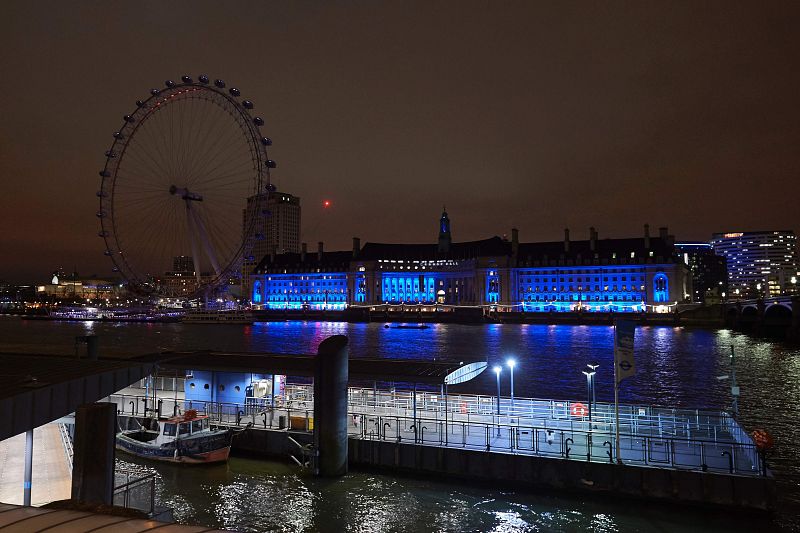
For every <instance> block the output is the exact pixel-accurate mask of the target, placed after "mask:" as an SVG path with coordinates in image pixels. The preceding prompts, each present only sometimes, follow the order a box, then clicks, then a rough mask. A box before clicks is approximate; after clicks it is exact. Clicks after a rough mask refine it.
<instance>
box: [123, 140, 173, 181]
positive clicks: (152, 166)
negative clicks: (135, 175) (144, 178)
mask: <svg viewBox="0 0 800 533" xmlns="http://www.w3.org/2000/svg"><path fill="white" fill-rule="evenodd" d="M131 146H132V147H133V148H134V149H133V150H131V154H130V155H132V156H133V157H134V158H136V160H137V161H139V162H140V163H141V164H143V165H147V168H148V169H149V170H150V171H151V172H152V173H153V175H155V176H158V175H161V176H169V175H170V170H169V169H168V168H167V167H166V166H165V165H164V159H163V156H161V154H160V153H159V152H157V151H156V150H157V146H156V147H152V148H151V147H150V146H148V145H146V144H145V143H140V142H138V140H137V139H135V138H134V139H131Z"/></svg>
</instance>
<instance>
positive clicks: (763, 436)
mask: <svg viewBox="0 0 800 533" xmlns="http://www.w3.org/2000/svg"><path fill="white" fill-rule="evenodd" d="M751 435H752V436H753V442H754V443H755V445H756V448H758V449H759V451H762V452H764V451H767V450H769V449H771V448H772V447H773V446H775V439H773V438H772V435H770V434H769V433H768V432H767V431H766V430H764V429H756V430H754V431H753V433H751Z"/></svg>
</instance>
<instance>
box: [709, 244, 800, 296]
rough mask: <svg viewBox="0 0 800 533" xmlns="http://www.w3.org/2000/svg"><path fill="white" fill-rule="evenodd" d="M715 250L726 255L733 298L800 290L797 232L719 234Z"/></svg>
mask: <svg viewBox="0 0 800 533" xmlns="http://www.w3.org/2000/svg"><path fill="white" fill-rule="evenodd" d="M711 245H712V247H713V248H714V253H716V254H717V255H721V256H723V257H725V260H726V262H727V266H728V286H729V290H730V296H731V297H733V298H761V297H771V296H780V295H784V294H797V293H798V286H797V282H798V276H800V273H798V272H799V271H800V267H799V266H798V258H797V238H796V236H795V234H794V232H793V231H790V230H777V231H748V232H732V233H715V234H714V235H713V237H712V239H711Z"/></svg>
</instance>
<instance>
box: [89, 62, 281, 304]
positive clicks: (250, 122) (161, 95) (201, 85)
mask: <svg viewBox="0 0 800 533" xmlns="http://www.w3.org/2000/svg"><path fill="white" fill-rule="evenodd" d="M164 85H165V86H164V88H160V89H159V88H154V89H151V90H150V94H149V96H148V97H147V98H145V99H143V100H137V101H136V107H135V109H134V110H133V111H132V112H131V113H130V114H127V115H125V116H124V117H123V123H122V126H121V127H120V128H119V130H118V131H115V132H114V134H113V137H114V141H113V143H112V144H111V147H110V148H109V149H108V151H106V153H105V156H106V163H105V166H104V168H103V170H102V171H100V176H101V178H102V182H101V186H100V190H99V191H98V192H97V196H98V197H99V199H100V210H99V211H98V212H97V217H98V218H99V219H100V226H101V229H100V233H99V236H100V237H102V238H103V240H104V243H105V252H104V253H105V255H107V256H108V257H110V258H111V260H112V261H113V264H114V271H115V272H119V273H120V274H121V275H122V276H123V277H124V278H125V280H126V281H127V283H128V285H129V288H130V289H132V290H134V291H136V292H138V293H140V294H144V295H154V296H187V297H197V296H203V295H205V296H208V295H210V293H211V292H214V291H215V290H216V289H217V288H219V287H222V286H226V285H227V284H228V283H229V281H230V280H231V279H235V278H236V277H238V276H239V275H240V273H241V266H242V261H243V260H249V261H252V260H253V258H252V257H250V256H249V254H250V253H251V250H252V247H253V244H254V241H255V240H256V239H258V238H259V235H258V234H256V233H255V231H254V230H255V227H256V224H257V220H258V217H257V216H246V215H245V214H244V212H245V205H246V200H247V198H249V197H251V196H254V195H258V194H265V193H266V194H269V192H272V191H274V187H273V186H272V185H271V183H270V175H269V171H270V169H271V168H275V162H274V161H272V160H271V159H269V157H268V154H267V148H268V147H269V146H271V144H272V141H271V140H270V139H269V138H268V137H265V136H263V135H262V134H261V130H260V128H261V127H262V126H263V125H264V120H263V119H262V118H261V117H259V116H252V115H251V113H250V112H251V111H252V110H253V109H254V108H255V105H254V104H253V102H252V101H250V100H247V99H244V98H242V95H241V91H240V90H239V89H237V88H235V87H230V88H227V87H226V83H225V81H223V80H221V79H216V80H213V81H211V80H209V78H208V76H206V75H200V76H198V77H197V80H194V79H192V78H191V77H190V76H183V77H182V78H181V80H180V81H171V80H168V81H166V82H165V84H164ZM259 215H262V216H266V215H268V213H259ZM261 238H263V236H261ZM189 257H191V260H187V259H188V258H189ZM176 258H183V261H180V263H181V265H182V266H181V268H177V267H178V265H177V264H176V263H178V262H179V261H176ZM176 270H182V271H183V272H176ZM181 275H183V276H187V277H189V279H185V278H184V279H183V280H181V279H180V278H179V276H181ZM176 276H177V277H178V278H176ZM165 278H170V279H171V280H172V283H165V282H164V280H165ZM176 279H178V280H179V281H180V283H178V284H176V283H175V280H176ZM187 287H188V289H187Z"/></svg>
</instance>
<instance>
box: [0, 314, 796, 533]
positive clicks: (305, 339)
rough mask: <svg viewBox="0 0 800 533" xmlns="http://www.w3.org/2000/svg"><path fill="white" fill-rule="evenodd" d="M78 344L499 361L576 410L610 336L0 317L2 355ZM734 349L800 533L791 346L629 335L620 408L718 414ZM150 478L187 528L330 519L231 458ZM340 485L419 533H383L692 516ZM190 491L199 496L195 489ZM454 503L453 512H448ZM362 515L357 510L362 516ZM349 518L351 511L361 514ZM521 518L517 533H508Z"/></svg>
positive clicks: (604, 367)
mask: <svg viewBox="0 0 800 533" xmlns="http://www.w3.org/2000/svg"><path fill="white" fill-rule="evenodd" d="M89 332H91V333H93V334H96V335H98V336H99V337H100V343H99V345H100V352H101V354H139V353H151V352H156V351H161V350H192V349H212V350H231V351H270V352H282V353H314V352H315V351H316V347H317V344H318V343H319V342H320V341H321V340H323V339H324V338H325V337H327V336H329V335H333V334H346V335H348V336H349V338H350V345H351V354H352V355H353V356H354V357H392V358H419V359H426V358H434V357H435V358H436V359H437V360H439V359H445V360H451V361H461V360H472V359H480V358H484V357H485V358H487V359H488V361H489V362H490V364H494V363H499V364H502V363H504V361H505V359H506V357H508V356H509V355H513V356H515V357H516V359H517V361H518V365H517V369H516V370H515V376H514V378H515V394H516V395H517V396H520V397H521V396H536V397H554V398H580V399H582V398H584V397H585V396H586V380H585V378H584V376H583V375H582V374H581V373H580V371H581V370H582V369H583V368H584V365H585V364H586V363H587V362H594V361H596V362H599V363H600V365H601V366H600V368H599V369H598V375H597V393H598V400H600V401H611V400H612V399H613V388H612V386H613V377H612V376H613V375H612V366H611V364H612V361H613V354H612V346H613V330H612V328H610V327H605V326H591V327H589V326H561V325H560V326H546V325H509V324H491V325H478V326H467V325H454V324H441V325H436V324H431V325H430V327H429V328H428V329H396V328H392V327H390V328H385V327H384V324H377V323H372V324H347V323H338V322H322V323H316V322H271V323H257V324H255V325H253V326H204V325H190V324H107V323H92V324H91V326H90V327H88V326H87V324H84V323H81V322H28V321H19V320H17V319H12V318H7V317H3V318H0V342H2V344H0V349H1V350H3V351H19V352H24V353H37V352H38V353H62V354H74V353H75V336H78V335H85V334H87V333H89ZM731 345H733V346H734V347H735V349H736V353H737V375H738V378H739V384H740V385H741V390H742V396H741V399H740V407H741V420H742V422H743V424H744V426H745V427H746V428H747V429H748V430H752V429H755V428H757V427H764V428H766V429H768V430H769V431H770V432H771V433H772V434H773V435H774V436H775V438H776V442H777V451H776V455H775V457H774V458H773V459H772V465H773V468H774V470H775V472H776V477H777V478H778V493H779V497H780V505H781V510H780V511H779V513H778V516H777V523H780V524H783V525H785V526H786V527H788V528H794V529H800V521H799V520H798V515H800V459H798V457H797V448H796V443H797V442H798V439H800V431H798V429H797V424H796V415H795V412H794V406H796V405H800V349H798V347H797V346H790V345H786V344H783V343H779V342H773V341H765V340H759V339H754V338H752V337H748V336H745V335H741V334H736V333H732V332H729V331H725V330H723V331H707V330H699V329H683V328H672V327H642V328H637V332H636V362H637V368H638V374H637V376H636V377H635V378H632V379H630V380H627V381H625V382H624V383H623V385H622V390H621V397H622V399H623V400H624V401H635V402H641V403H647V404H656V405H667V406H668V405H676V406H684V407H714V408H727V407H728V406H729V405H730V393H729V383H728V382H727V381H724V380H718V379H716V378H717V376H719V375H721V374H728V373H729V367H728V364H729V355H730V346H731ZM502 385H503V391H504V393H505V394H507V393H508V385H509V383H508V373H507V370H505V371H504V373H503V383H502ZM451 391H452V392H453V393H457V392H458V391H464V392H476V393H483V394H494V391H495V380H494V375H493V374H491V373H485V375H482V376H480V377H479V378H478V379H476V380H475V381H474V382H471V383H468V384H465V385H463V386H459V387H452V388H451ZM242 461H244V462H242ZM259 465H261V466H259ZM276 469H277V470H276ZM281 469H283V470H281ZM156 470H157V472H159V475H160V476H162V477H163V479H164V481H163V484H162V497H163V498H164V499H165V501H169V502H172V503H174V504H176V505H177V506H178V507H179V508H180V509H181V510H182V511H181V512H184V513H185V519H186V520H187V521H195V522H199V523H208V524H211V525H214V524H218V525H229V526H231V527H233V526H234V525H235V524H237V523H239V524H240V526H241V527H242V528H243V529H250V530H258V527H256V526H253V524H254V523H256V522H253V520H255V518H252V517H250V518H248V517H247V516H246V515H247V513H245V512H243V511H242V509H238V510H236V509H232V508H231V507H232V506H235V504H236V502H237V501H238V500H240V499H241V498H240V497H239V496H238V495H241V494H243V493H245V492H246V493H247V494H262V495H263V496H264V497H267V496H269V497H274V495H275V494H286V497H287V498H289V497H290V500H287V501H290V502H295V504H292V505H290V507H291V509H287V508H285V507H284V508H283V509H284V510H285V511H286V512H287V513H288V512H289V511H290V510H294V511H298V510H302V512H303V513H305V512H306V511H307V510H308V509H311V511H310V512H312V514H313V513H321V512H329V513H330V512H333V511H334V510H335V506H333V507H332V506H330V505H329V504H328V503H326V501H327V500H326V498H328V497H329V496H328V489H327V488H326V489H324V490H323V488H320V486H318V485H315V484H314V482H313V481H308V480H303V479H300V478H298V477H297V476H296V475H294V474H293V473H286V472H285V470H286V467H285V466H283V465H275V464H274V463H265V462H260V461H248V460H244V459H238V458H235V459H234V460H232V462H231V464H230V465H229V466H228V467H223V470H221V471H220V470H216V469H208V470H206V469H201V470H198V471H197V472H201V474H200V475H201V477H202V476H205V477H203V478H202V479H198V480H196V483H195V482H194V481H190V480H191V477H192V476H193V475H194V474H192V473H191V472H194V471H192V470H190V469H177V470H175V469H173V468H172V467H168V466H167V467H162V466H158V467H157V469H156ZM276 472H278V473H276ZM280 472H284V473H283V474H281V473H280ZM341 483H342V485H340V486H339V487H340V490H341V491H344V493H353V494H359V495H360V497H361V498H364V499H365V501H366V502H369V504H372V505H374V507H375V508H380V509H382V510H381V512H380V513H379V514H380V516H384V520H389V521H391V520H395V521H401V520H403V517H404V516H407V515H409V513H413V514H414V516H415V517H417V518H415V519H414V520H413V521H409V522H408V523H409V524H414V525H415V526H416V527H417V528H418V529H412V528H411V527H410V526H409V527H407V528H405V529H403V528H400V527H397V528H394V530H398V531H415V530H419V529H420V528H421V529H425V528H427V526H428V525H430V527H429V528H428V530H441V531H451V530H453V531H458V530H462V531H484V530H501V531H516V530H520V531H528V530H536V529H540V530H559V531H560V530H579V529H586V528H592V527H595V526H594V525H593V524H597V526H596V527H597V530H604V531H615V530H626V531H627V530H640V531H648V530H652V529H659V528H661V529H665V530H683V531H687V530H693V529H695V530H696V529H697V528H696V527H695V524H696V523H697V517H696V516H695V517H694V518H689V515H686V514H685V513H684V512H683V511H681V512H680V513H679V514H676V513H673V512H671V511H668V509H670V508H668V507H665V508H664V509H665V511H664V513H663V514H661V515H659V513H658V512H657V510H658V509H659V508H656V509H655V510H653V509H651V510H649V511H647V512H646V513H645V512H644V511H641V512H638V511H636V510H635V509H634V510H631V509H630V508H629V506H626V505H622V504H620V505H613V504H606V503H604V502H601V503H597V502H588V501H586V500H583V499H582V498H577V499H572V498H560V497H556V498H552V499H544V500H542V499H541V496H536V495H530V494H525V493H518V492H507V493H505V492H504V493H498V492H497V491H491V490H488V489H486V490H485V489H480V488H478V489H475V488H467V487H463V486H460V485H458V484H457V483H449V484H436V483H432V482H423V481H418V480H417V481H415V480H408V479H402V478H398V479H393V478H389V477H386V476H378V475H372V474H358V473H354V474H351V475H350V476H349V477H348V478H347V479H345V480H342V482H341ZM241 484H244V485H243V486H245V487H248V488H247V490H243V489H242V485H241ZM273 484H278V486H279V487H280V489H275V490H277V491H278V492H269V490H268V489H269V487H271V486H272V485H273ZM195 485H196V486H197V487H200V488H198V489H197V490H195V488H194V487H195ZM164 487H167V488H164ZM168 487H173V488H171V489H168ZM370 487H371V488H370ZM376 487H377V488H376ZM265 491H266V492H265ZM341 498H344V496H341V497H340V500H338V503H337V504H336V505H339V504H341V503H342V501H350V500H342V499H341ZM245 499H246V501H247V505H257V503H256V501H255V499H253V498H249V499H247V498H245ZM308 499H311V501H312V502H314V504H313V505H312V506H311V507H308V506H307V505H306V504H305V503H304V502H306V500H308ZM451 501H453V502H456V501H460V502H462V504H460V505H455V504H453V505H450V504H448V503H447V502H451ZM220 502H223V503H220ZM398 502H399V503H398ZM487 502H488V503H487ZM350 504H352V505H353V506H354V509H355V510H352V513H355V514H351V515H348V516H349V518H343V519H342V520H344V523H345V524H349V525H347V527H346V528H345V529H347V530H351V531H359V530H367V529H364V528H363V527H362V526H363V525H364V524H376V525H377V524H380V523H385V522H380V520H379V517H378V516H373V515H369V516H367V514H368V513H367V512H366V511H363V509H364V506H363V505H362V506H361V507H359V505H357V504H356V503H354V502H352V501H350ZM369 504H365V505H366V507H367V508H369ZM287 505H288V504H287ZM357 509H362V512H361V514H359V512H358V511H357ZM465 509H466V510H465ZM261 512H265V513H267V514H269V513H268V512H267V511H263V510H262V511H261ZM298 512H300V511H298ZM515 513H516V514H515ZM301 514H302V513H301ZM673 515H674V516H673ZM294 516H300V515H294ZM548 516H551V517H552V519H549V518H547V517H548ZM315 517H316V514H315ZM315 517H312V520H314V522H313V523H312V526H310V527H311V530H321V531H322V530H324V529H319V524H320V520H319V517H316V518H315ZM359 517H360V518H359ZM604 517H605V518H604ZM262 518H263V517H262ZM518 519H519V520H522V522H524V523H525V524H527V525H524V526H518V524H519V523H518V522H517V520H518ZM264 520H266V519H264ZM275 520H276V522H274V523H275V524H278V525H279V526H280V527H279V528H282V529H284V530H287V531H297V530H302V529H303V527H305V526H304V525H303V524H306V522H303V520H301V519H299V518H298V519H297V520H295V521H292V522H291V523H285V522H281V520H282V519H281V518H280V517H276V518H275ZM348 520H351V522H348ZM369 520H374V521H375V522H369ZM237 521H242V522H237ZM261 523H273V522H269V521H267V522H261ZM396 523H398V522H396ZM700 523H703V524H704V525H703V529H705V528H706V527H708V528H711V527H712V525H711V524H708V525H706V523H705V522H703V521H700ZM281 524H283V525H282V526H281ZM292 524H294V525H292ZM453 524H464V526H463V527H460V526H454V525H453ZM504 524H505V525H504ZM603 524H605V525H603ZM733 524H734V525H733V526H731V524H728V526H727V527H728V528H729V529H736V526H737V525H740V524H738V523H736V522H734V523H733ZM770 525H774V524H770ZM295 526H296V527H295ZM451 526H452V527H451ZM276 527H277V526H276ZM723 529H724V528H723Z"/></svg>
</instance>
